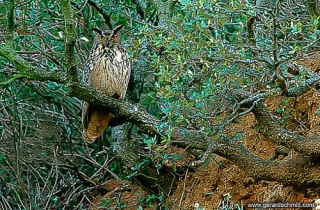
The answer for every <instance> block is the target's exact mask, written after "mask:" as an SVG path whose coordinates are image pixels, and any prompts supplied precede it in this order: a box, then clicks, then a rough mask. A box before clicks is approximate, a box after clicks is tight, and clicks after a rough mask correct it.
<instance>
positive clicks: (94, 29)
mask: <svg viewBox="0 0 320 210" xmlns="http://www.w3.org/2000/svg"><path fill="white" fill-rule="evenodd" d="M92 30H93V31H94V32H96V33H98V34H100V35H102V31H101V29H100V28H97V27H94V28H92Z"/></svg>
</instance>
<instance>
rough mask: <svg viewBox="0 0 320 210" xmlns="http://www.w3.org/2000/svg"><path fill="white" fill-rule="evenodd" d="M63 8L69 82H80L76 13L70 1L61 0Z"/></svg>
mask: <svg viewBox="0 0 320 210" xmlns="http://www.w3.org/2000/svg"><path fill="white" fill-rule="evenodd" d="M60 3H61V7H62V15H63V19H64V24H65V36H66V41H65V42H66V49H65V55H66V65H67V75H68V81H69V83H70V82H78V81H79V78H78V72H77V67H76V59H75V55H74V52H75V51H74V47H75V44H76V40H77V33H76V21H75V18H74V13H73V11H72V8H71V3H70V1H69V0H60Z"/></svg>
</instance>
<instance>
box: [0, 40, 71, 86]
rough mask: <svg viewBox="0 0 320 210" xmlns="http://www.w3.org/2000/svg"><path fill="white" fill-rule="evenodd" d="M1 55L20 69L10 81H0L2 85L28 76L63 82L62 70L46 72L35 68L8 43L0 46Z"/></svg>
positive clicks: (30, 78)
mask: <svg viewBox="0 0 320 210" xmlns="http://www.w3.org/2000/svg"><path fill="white" fill-rule="evenodd" d="M0 56H1V57H3V58H4V59H5V60H7V61H8V62H10V63H12V64H13V65H14V66H15V67H16V68H17V69H18V71H19V74H17V75H15V76H13V77H12V78H11V79H9V80H8V81H5V82H2V83H0V85H7V84H10V83H11V82H13V81H15V80H16V79H22V78H26V79H29V80H39V81H46V80H51V81H56V82H62V81H63V78H64V77H65V75H64V74H63V73H62V72H44V71H40V70H39V69H36V68H33V67H32V66H31V65H30V64H29V63H28V62H26V61H25V60H24V59H23V58H22V57H21V56H20V55H18V54H17V53H16V52H15V51H14V50H13V49H12V48H11V47H9V46H8V45H5V46H3V45H2V46H0Z"/></svg>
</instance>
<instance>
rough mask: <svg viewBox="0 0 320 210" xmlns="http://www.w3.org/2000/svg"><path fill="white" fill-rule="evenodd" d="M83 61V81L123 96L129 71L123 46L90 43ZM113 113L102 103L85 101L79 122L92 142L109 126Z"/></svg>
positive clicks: (112, 94)
mask: <svg viewBox="0 0 320 210" xmlns="http://www.w3.org/2000/svg"><path fill="white" fill-rule="evenodd" d="M90 54H91V57H89V59H88V60H87V62H86V64H85V71H84V74H85V75H84V77H83V79H84V82H86V83H88V84H89V85H90V86H92V87H94V88H95V89H96V90H97V91H99V92H102V93H105V94H106V95H108V96H111V97H115V98H118V99H122V100H123V99H124V97H125V94H126V91H127V87H128V83H129V79H130V73H131V64H130V61H129V56H128V54H127V52H126V50H125V49H124V48H123V47H117V46H115V47H114V48H112V49H111V48H107V47H104V46H103V45H102V44H98V45H97V46H96V47H93V52H91V53H90ZM111 118H112V114H111V112H110V111H109V110H107V109H106V108H105V107H102V106H92V105H90V104H89V103H87V102H84V105H83V113H82V122H83V131H84V137H85V140H86V141H88V142H93V141H94V140H95V139H96V138H97V137H99V136H100V135H101V133H102V132H103V131H104V130H105V128H106V127H107V126H108V124H109V122H110V120H111Z"/></svg>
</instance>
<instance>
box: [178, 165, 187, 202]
mask: <svg viewBox="0 0 320 210" xmlns="http://www.w3.org/2000/svg"><path fill="white" fill-rule="evenodd" d="M188 170H189V169H188V168H187V171H186V174H185V175H184V181H183V189H182V194H181V197H180V201H179V207H181V204H182V199H183V196H184V191H185V189H186V180H187V175H188Z"/></svg>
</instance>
